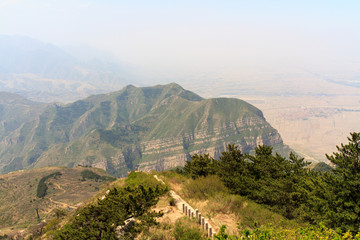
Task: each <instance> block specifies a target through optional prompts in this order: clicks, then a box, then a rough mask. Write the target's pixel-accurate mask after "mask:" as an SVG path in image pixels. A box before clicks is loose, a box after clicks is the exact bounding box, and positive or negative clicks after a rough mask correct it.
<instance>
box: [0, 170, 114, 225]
mask: <svg viewBox="0 0 360 240" xmlns="http://www.w3.org/2000/svg"><path fill="white" fill-rule="evenodd" d="M84 170H91V171H93V172H95V173H97V174H98V175H100V176H109V175H108V174H107V173H106V172H104V171H103V170H101V169H95V168H84V167H77V168H73V169H68V168H64V167H47V168H39V169H34V170H25V171H17V172H12V173H8V174H5V175H0V179H1V180H0V229H3V228H7V227H12V228H14V229H19V228H24V227H27V226H29V225H31V224H35V223H36V222H37V218H36V212H35V208H39V215H40V218H41V220H44V219H47V218H49V217H51V216H52V215H53V210H54V209H55V208H60V209H65V210H66V211H74V209H75V208H77V207H78V206H80V205H81V204H82V202H83V201H84V200H86V199H88V198H90V197H92V196H93V195H95V194H96V193H97V192H98V191H99V190H100V189H101V188H102V187H103V185H104V184H106V182H105V181H95V180H94V179H86V181H81V179H82V177H81V172H82V171H84ZM54 172H60V173H61V174H62V175H61V176H60V177H58V178H57V179H54V178H50V179H48V180H47V181H46V184H47V186H48V191H47V195H46V196H45V197H44V198H38V197H37V196H36V190H37V186H38V182H39V181H40V179H41V178H42V177H44V176H47V175H50V174H51V173H54ZM69 207H70V209H69Z"/></svg>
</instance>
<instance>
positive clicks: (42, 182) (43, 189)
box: [36, 172, 61, 198]
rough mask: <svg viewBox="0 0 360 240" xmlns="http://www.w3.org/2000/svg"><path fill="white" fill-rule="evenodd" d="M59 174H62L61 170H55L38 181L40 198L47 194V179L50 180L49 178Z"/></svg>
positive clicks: (37, 192) (38, 195) (37, 194)
mask: <svg viewBox="0 0 360 240" xmlns="http://www.w3.org/2000/svg"><path fill="white" fill-rule="evenodd" d="M58 176H61V173H60V172H54V173H52V174H49V175H47V176H45V177H42V178H41V179H40V181H39V183H38V186H37V189H36V196H37V197H38V198H43V197H45V196H46V192H47V189H48V187H47V185H46V183H45V181H46V180H48V179H49V178H52V177H53V178H56V177H58Z"/></svg>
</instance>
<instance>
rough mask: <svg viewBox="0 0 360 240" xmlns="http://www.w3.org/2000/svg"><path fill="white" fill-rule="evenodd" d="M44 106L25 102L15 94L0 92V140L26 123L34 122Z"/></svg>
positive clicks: (25, 100)
mask: <svg viewBox="0 0 360 240" xmlns="http://www.w3.org/2000/svg"><path fill="white" fill-rule="evenodd" d="M44 108H45V104H42V103H37V102H33V101H30V100H27V99H25V98H23V97H21V96H19V95H17V94H12V93H7V92H0V139H1V138H4V137H5V136H7V135H8V134H9V133H11V132H13V131H14V130H16V129H17V128H19V127H20V126H22V125H23V124H24V123H26V122H30V121H33V120H35V119H36V118H37V117H38V116H39V115H40V114H41V112H42V111H43V109H44Z"/></svg>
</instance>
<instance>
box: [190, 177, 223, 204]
mask: <svg viewBox="0 0 360 240" xmlns="http://www.w3.org/2000/svg"><path fill="white" fill-rule="evenodd" d="M183 191H184V194H185V196H186V197H188V198H195V199H208V198H210V197H213V196H215V195H217V194H219V193H228V190H227V188H226V187H225V185H224V184H223V183H222V181H221V180H220V179H219V177H218V176H216V175H209V176H207V177H199V178H197V179H190V180H188V181H187V182H186V183H185V185H184V190H183Z"/></svg>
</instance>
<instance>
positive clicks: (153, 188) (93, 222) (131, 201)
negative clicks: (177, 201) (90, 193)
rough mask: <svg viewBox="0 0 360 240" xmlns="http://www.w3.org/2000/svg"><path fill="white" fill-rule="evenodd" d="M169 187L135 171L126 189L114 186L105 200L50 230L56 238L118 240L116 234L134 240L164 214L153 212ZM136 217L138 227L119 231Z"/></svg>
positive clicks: (105, 196)
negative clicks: (58, 227)
mask: <svg viewBox="0 0 360 240" xmlns="http://www.w3.org/2000/svg"><path fill="white" fill-rule="evenodd" d="M167 190H168V189H167V187H166V186H165V185H163V184H161V183H159V182H158V181H156V179H155V178H153V177H152V176H149V175H147V174H145V173H135V172H132V173H131V174H130V175H129V177H128V179H127V180H126V186H125V187H121V188H119V187H114V188H112V189H111V190H110V191H109V192H108V193H107V194H106V195H104V197H102V198H100V199H98V200H97V201H96V202H95V203H93V204H89V205H87V206H85V207H83V208H81V209H79V210H78V211H76V213H75V214H74V216H73V217H72V218H71V219H70V220H69V222H68V223H67V224H66V225H65V226H64V227H62V228H61V229H60V230H57V231H51V232H49V233H48V236H52V237H53V238H54V239H72V240H73V239H117V237H116V236H117V235H121V234H124V235H122V236H123V237H128V238H130V239H132V238H134V236H136V235H137V234H138V233H139V232H141V231H142V230H143V229H144V228H146V226H151V225H154V224H156V221H155V219H154V218H155V217H159V216H161V215H162V213H158V212H154V211H150V210H149V209H150V207H151V206H153V205H155V204H156V203H157V201H158V198H159V196H161V195H163V194H164V193H166V192H167ZM130 218H134V219H135V220H136V221H135V224H133V225H131V226H128V227H127V229H126V231H125V232H123V233H122V232H121V231H120V230H119V229H118V230H116V229H117V227H118V226H123V225H124V222H125V220H127V219H130Z"/></svg>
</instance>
